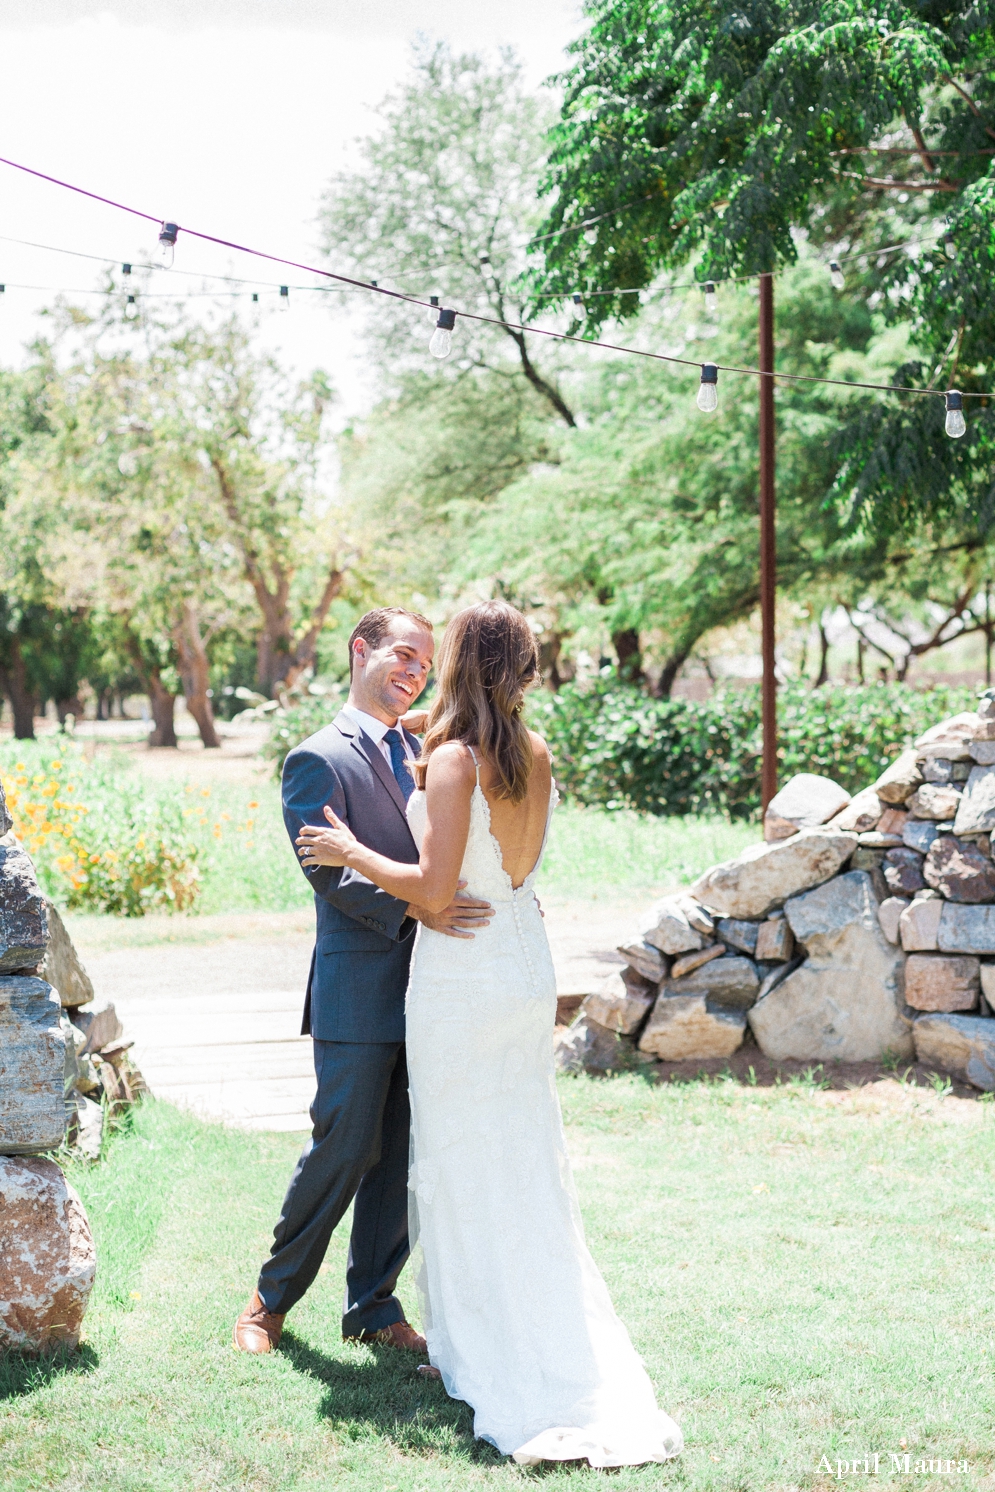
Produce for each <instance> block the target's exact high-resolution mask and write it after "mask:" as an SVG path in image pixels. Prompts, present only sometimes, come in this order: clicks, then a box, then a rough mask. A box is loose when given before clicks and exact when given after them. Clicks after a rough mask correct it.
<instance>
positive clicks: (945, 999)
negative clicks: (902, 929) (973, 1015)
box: [905, 953, 981, 1010]
mask: <svg viewBox="0 0 995 1492" xmlns="http://www.w3.org/2000/svg"><path fill="white" fill-rule="evenodd" d="M980 990H981V968H980V965H979V963H978V960H977V959H976V958H971V957H970V956H969V955H968V954H965V953H910V954H909V957H908V960H907V962H906V965H905V1002H906V1004H907V1005H910V1006H911V1007H912V1009H913V1010H975V1009H976V1008H977V1004H978V994H979V992H980Z"/></svg>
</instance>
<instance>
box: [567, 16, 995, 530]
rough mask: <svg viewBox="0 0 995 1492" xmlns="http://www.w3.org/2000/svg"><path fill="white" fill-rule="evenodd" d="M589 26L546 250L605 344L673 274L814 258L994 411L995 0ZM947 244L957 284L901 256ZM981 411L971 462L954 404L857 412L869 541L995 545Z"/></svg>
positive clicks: (847, 499)
mask: <svg viewBox="0 0 995 1492" xmlns="http://www.w3.org/2000/svg"><path fill="white" fill-rule="evenodd" d="M588 14H589V15H590V18H591V25H590V28H589V30H588V32H587V34H586V35H585V36H584V37H582V38H581V40H580V41H579V42H577V43H576V44H575V48H574V50H575V53H576V58H577V60H576V62H575V65H574V66H573V68H572V69H571V70H570V72H569V73H568V74H567V75H566V78H565V80H564V82H565V86H566V94H565V102H564V106H563V112H562V117H561V120H560V123H559V124H558V126H557V127H556V129H555V131H554V135H553V146H552V153H551V164H550V169H549V172H548V175H547V178H546V188H547V190H548V191H549V192H551V193H552V194H553V198H554V200H553V203H552V206H551V209H550V213H549V216H548V220H547V222H546V224H545V225H544V232H545V233H547V234H550V233H552V234H556V235H557V236H555V237H551V238H548V239H546V240H545V245H546V247H545V258H546V266H547V272H546V274H545V275H544V276H543V277H542V285H543V289H544V291H545V292H547V293H548V292H550V291H558V292H559V293H560V294H561V295H566V294H567V293H568V292H570V291H574V290H583V291H587V292H590V291H594V290H598V291H607V292H609V293H608V294H604V295H599V296H598V297H591V298H590V299H589V300H588V302H587V310H588V325H589V326H590V327H594V326H596V325H598V324H599V323H600V322H602V321H603V320H605V319H606V318H607V317H609V316H612V317H625V316H626V315H629V314H631V313H632V311H633V309H634V305H633V302H634V300H635V297H633V296H623V295H621V294H620V291H621V290H623V289H627V288H631V287H638V286H643V285H648V284H649V283H650V282H651V281H652V280H653V278H654V277H655V276H656V275H657V274H658V273H660V272H661V271H664V272H666V271H671V270H673V269H675V268H676V267H677V266H679V265H683V264H687V263H689V262H691V261H694V262H695V263H696V265H697V274H698V276H699V278H700V279H701V280H705V279H709V278H711V279H716V280H718V279H723V278H725V277H727V276H731V275H737V274H740V275H742V274H746V275H751V274H756V273H758V272H769V271H773V270H777V269H779V268H781V267H783V266H784V265H787V264H791V263H793V262H794V261H795V260H796V258H797V256H798V254H799V251H800V243H801V241H802V239H804V238H808V240H809V241H810V242H811V244H812V245H814V246H816V247H817V249H818V252H819V253H820V254H824V255H825V257H826V258H827V259H828V258H830V257H833V256H837V257H839V256H841V255H842V254H843V253H846V254H847V256H848V257H847V260H846V266H847V281H848V286H849V287H850V293H852V291H853V290H854V289H856V290H857V292H858V293H859V294H861V295H866V296H867V297H869V299H870V303H871V304H872V305H873V306H876V307H877V309H878V311H879V314H880V317H881V319H882V321H883V322H884V323H886V324H891V325H900V326H903V327H904V328H906V330H907V334H908V335H907V355H905V356H903V355H902V353H901V351H900V352H899V356H898V357H896V359H895V361H894V362H893V363H892V366H891V368H890V369H889V372H890V374H891V375H892V378H893V381H894V382H895V383H897V384H904V385H911V386H914V387H918V388H921V389H924V390H925V389H931V388H932V389H942V388H944V387H951V386H952V385H954V383H955V381H956V384H957V385H958V386H959V387H960V388H962V389H963V390H964V391H965V392H967V393H976V392H977V393H980V392H983V391H985V390H986V388H987V384H986V378H987V375H988V370H989V368H990V366H991V359H992V353H993V351H995V275H993V270H995V236H993V233H992V227H993V222H995V198H993V177H992V155H993V143H995V72H993V71H992V69H991V67H990V61H991V56H992V52H993V49H995V32H993V26H992V21H993V14H995V13H993V7H992V5H991V4H990V3H989V0H930V3H914V0H913V3H908V0H875V3H873V4H867V3H866V0H803V3H799V0H717V3H715V4H710V5H707V6H704V7H703V6H701V5H699V4H692V3H689V0H592V3H591V4H589V6H588ZM594 219H596V220H597V221H596V222H595V221H592V220H594ZM585 222H586V223H588V225H589V226H588V228H587V229H586V230H584V229H583V224H584V223H585ZM947 225H949V230H950V233H951V234H952V241H953V244H954V245H955V252H956V258H955V259H954V260H953V261H952V262H951V261H950V260H948V259H947V257H946V254H945V252H944V251H943V250H942V249H938V248H936V247H934V248H929V249H926V250H923V251H922V252H911V253H909V254H900V255H895V254H892V253H883V254H882V253H881V252H880V250H882V249H885V248H887V246H888V245H889V244H892V243H894V242H896V240H897V241H903V240H911V239H916V238H925V239H926V240H931V241H933V242H934V243H935V241H936V240H937V238H939V237H940V236H941V235H942V234H943V232H944V231H945V229H946V226H947ZM564 230H568V231H564ZM589 239H590V240H593V241H591V242H589V241H588V240H589ZM899 341H901V339H899ZM886 381H890V380H886ZM969 410H970V427H969V434H968V437H967V439H965V440H955V441H951V440H947V439H945V438H944V436H943V433H942V428H943V409H942V406H941V405H940V402H939V400H938V399H935V398H934V399H928V398H922V397H917V398H911V399H904V400H903V399H896V400H894V401H885V400H883V399H882V398H881V396H876V397H872V398H865V399H864V401H863V403H862V404H861V405H857V406H856V407H854V408H853V409H852V410H851V413H850V418H849V419H848V421H847V424H846V428H845V430H844V431H843V432H842V433H841V437H840V440H839V443H838V451H839V454H840V461H839V466H838V470H837V472H836V475H835V479H834V483H833V493H834V496H835V498H836V500H837V501H838V502H839V504H840V505H841V508H842V509H843V511H844V512H845V514H846V516H847V519H848V521H849V522H850V523H851V524H853V525H855V526H863V527H867V528H872V529H873V530H874V531H876V532H877V533H879V534H882V535H887V534H890V533H895V532H898V531H901V530H905V531H908V530H911V529H914V528H915V527H916V526H917V524H919V523H920V522H921V521H922V520H923V519H924V518H928V519H935V520H938V521H943V522H948V521H950V522H953V523H955V524H958V525H964V524H968V525H975V526H977V527H980V529H981V530H983V531H987V529H988V528H989V527H991V525H992V522H993V520H995V489H993V488H992V486H991V481H990V476H989V473H990V469H991V465H992V457H993V454H995V411H993V410H992V408H991V406H990V405H989V404H988V403H987V402H985V403H980V402H976V401H973V400H972V401H969Z"/></svg>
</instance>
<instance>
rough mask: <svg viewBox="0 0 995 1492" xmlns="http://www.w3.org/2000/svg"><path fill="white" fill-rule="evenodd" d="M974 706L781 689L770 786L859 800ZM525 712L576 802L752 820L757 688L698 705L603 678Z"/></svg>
mask: <svg viewBox="0 0 995 1492" xmlns="http://www.w3.org/2000/svg"><path fill="white" fill-rule="evenodd" d="M976 705H977V693H976V691H975V690H972V689H962V688H936V689H931V690H929V691H926V692H923V691H919V690H916V689H912V688H910V687H909V686H908V685H902V684H872V685H867V686H865V687H856V688H845V687H842V686H840V687H825V688H822V689H816V690H813V689H811V688H808V687H805V686H799V685H787V686H785V687H784V688H782V689H781V690H780V691H779V694H778V729H779V736H778V739H779V748H778V778H779V780H780V781H781V782H782V783H783V782H785V781H786V780H787V778H789V777H790V776H792V775H793V774H794V773H795V772H818V773H821V774H823V775H825V776H827V777H832V778H834V779H835V780H836V781H837V782H840V783H842V785H843V786H844V787H846V788H848V789H849V790H850V791H851V792H856V791H857V790H858V789H859V788H862V787H867V786H869V785H870V783H872V782H873V781H874V780H875V778H876V777H878V776H879V775H880V774H881V772H883V771H884V769H885V767H886V766H887V765H888V763H889V762H890V761H891V760H892V759H893V758H894V757H895V756H897V755H898V753H899V752H900V751H902V750H903V749H904V747H906V746H907V745H909V744H910V743H911V742H912V741H913V740H914V739H915V737H916V736H918V735H920V734H921V733H922V732H923V731H924V730H926V729H927V727H928V726H930V725H934V724H935V723H936V722H937V721H939V720H942V719H943V718H944V717H945V716H947V715H953V714H956V713H958V712H959V711H961V710H969V709H973V708H974V707H975V706H976ZM530 715H531V720H532V723H533V725H534V727H535V729H537V730H539V731H541V733H542V734H543V735H544V736H545V738H546V740H547V741H548V742H549V744H550V747H551V749H552V751H553V756H554V771H555V774H556V781H557V783H558V785H559V786H560V789H561V791H565V792H566V793H567V794H568V795H569V797H570V798H571V799H573V800H575V801H576V802H578V803H585V804H602V805H604V806H605V807H606V808H612V809H616V808H635V809H642V810H644V811H646V812H649V813H654V814H702V813H712V814H715V813H720V814H725V815H727V816H728V817H730V818H733V819H745V818H751V817H753V816H755V815H756V814H757V813H758V812H759V808H760V791H759V789H760V754H761V729H760V691H759V688H757V687H755V686H754V687H750V688H748V689H721V690H719V691H717V692H716V693H715V694H714V695H713V696H712V697H711V699H709V700H707V701H705V702H703V703H696V702H695V701H693V700H687V699H651V698H650V697H649V696H648V695H646V694H645V693H644V692H643V691H642V690H640V689H637V688H633V687H632V686H631V685H627V684H623V683H620V682H619V681H618V679H617V678H616V677H615V676H614V674H612V673H611V672H610V671H607V670H606V671H605V673H604V674H603V675H602V676H601V678H599V679H598V680H597V682H596V683H595V684H594V685H593V686H587V687H579V686H577V685H574V684H568V685H565V686H564V687H563V688H562V689H561V690H560V691H559V693H558V694H555V695H550V696H545V695H544V696H542V697H538V696H533V698H532V701H531V706H530Z"/></svg>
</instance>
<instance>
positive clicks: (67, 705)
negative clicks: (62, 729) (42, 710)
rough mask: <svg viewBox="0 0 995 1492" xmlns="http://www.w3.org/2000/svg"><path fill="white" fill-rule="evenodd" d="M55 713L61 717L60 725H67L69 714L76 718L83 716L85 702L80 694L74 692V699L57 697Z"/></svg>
mask: <svg viewBox="0 0 995 1492" xmlns="http://www.w3.org/2000/svg"><path fill="white" fill-rule="evenodd" d="M55 713H56V714H57V715H58V717H59V724H60V725H65V723H66V717H67V716H68V715H71V716H72V717H73V719H74V720H81V719H82V718H83V703H82V700H81V699H80V697H79V695H78V694H74V695H73V697H72V699H57V700H56V701H55Z"/></svg>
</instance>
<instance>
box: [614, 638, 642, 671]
mask: <svg viewBox="0 0 995 1492" xmlns="http://www.w3.org/2000/svg"><path fill="white" fill-rule="evenodd" d="M612 647H613V648H614V649H615V656H616V657H617V659H618V676H619V678H620V679H624V680H625V682H626V683H627V684H638V683H639V682H640V681H641V680H642V677H643V655H642V650H641V648H640V646H639V633H638V632H637V631H636V629H635V627H625V628H623V630H622V631H621V632H613V633H612Z"/></svg>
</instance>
